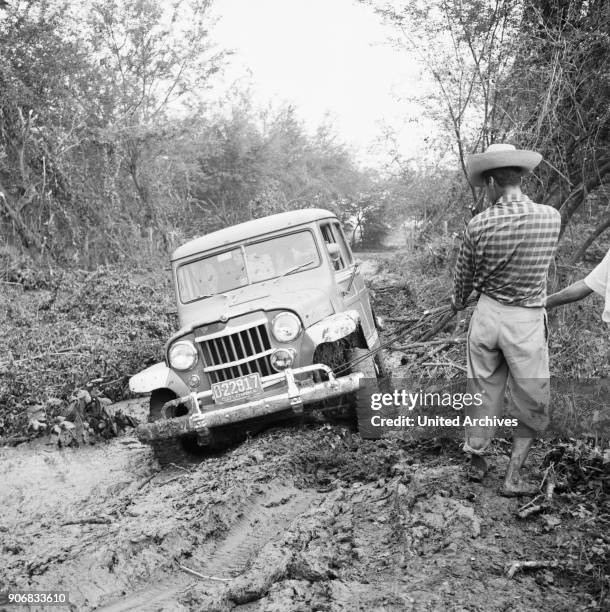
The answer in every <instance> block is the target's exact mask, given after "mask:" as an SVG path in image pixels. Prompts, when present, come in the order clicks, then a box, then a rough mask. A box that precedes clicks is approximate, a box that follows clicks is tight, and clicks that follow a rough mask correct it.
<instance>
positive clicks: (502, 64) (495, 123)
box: [369, 0, 610, 258]
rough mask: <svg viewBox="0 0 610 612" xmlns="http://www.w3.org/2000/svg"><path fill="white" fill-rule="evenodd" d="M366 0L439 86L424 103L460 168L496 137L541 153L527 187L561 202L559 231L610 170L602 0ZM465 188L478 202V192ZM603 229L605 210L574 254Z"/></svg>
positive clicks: (608, 20)
mask: <svg viewBox="0 0 610 612" xmlns="http://www.w3.org/2000/svg"><path fill="white" fill-rule="evenodd" d="M369 3H370V4H372V5H373V6H375V8H376V9H377V11H378V12H379V13H380V14H381V15H382V16H383V17H384V18H385V19H386V21H387V22H388V23H390V24H392V25H393V26H394V27H395V31H396V38H395V39H394V41H393V42H394V44H396V45H399V46H402V47H406V48H407V49H408V50H410V52H411V53H412V54H413V55H414V56H415V57H418V58H419V59H420V61H421V63H422V65H423V66H424V67H425V68H426V70H427V72H428V74H429V75H430V77H431V79H432V82H433V83H434V85H435V88H434V89H433V90H432V91H431V92H430V91H425V93H424V96H428V99H429V101H428V103H427V104H426V102H425V101H424V100H420V102H422V104H423V105H424V106H427V108H428V114H429V115H430V116H432V117H434V118H435V119H436V120H437V122H438V124H439V125H440V126H441V127H442V128H444V131H445V133H446V134H447V135H448V136H450V137H451V139H452V141H453V143H454V145H455V153H456V157H457V159H458V162H459V164H460V166H461V169H462V173H463V174H464V176H465V175H466V168H465V158H466V155H467V154H469V153H471V152H477V151H480V150H484V149H485V148H486V147H487V146H488V145H489V144H490V143H493V142H502V141H504V142H506V141H509V142H514V143H515V144H516V145H518V146H521V147H523V148H528V147H530V148H534V149H536V150H538V151H540V152H541V153H542V155H543V157H544V162H543V164H542V165H541V166H540V167H539V169H538V170H537V171H536V175H535V179H534V180H532V181H530V182H529V184H528V185H527V187H528V191H529V192H530V193H531V194H532V196H533V197H534V199H536V200H537V201H541V202H544V203H548V204H550V205H552V206H554V207H556V208H558V209H559V210H560V212H561V214H562V219H563V230H565V228H566V226H567V224H568V222H569V221H570V219H571V218H572V216H573V215H574V212H575V211H576V210H578V208H579V207H580V206H581V205H582V204H583V203H584V202H585V201H588V195H589V194H591V192H595V191H596V190H598V189H599V188H600V187H601V186H603V185H604V182H605V181H606V180H607V176H608V174H609V173H610V148H609V147H610V133H609V127H608V126H610V121H609V119H610V115H609V113H610V110H609V108H608V105H607V103H606V101H607V99H608V96H609V95H610V76H609V75H610V71H609V70H608V66H609V64H608V58H609V57H610V48H609V45H610V37H609V36H608V26H609V24H610V4H609V3H608V1H607V0H590V1H589V0H569V1H568V2H553V1H550V0H549V1H546V0H545V1H543V2H533V1H531V0H520V1H519V2H512V1H509V0H467V1H466V2H464V1H462V0H459V1H458V0H435V1H434V2H425V3H424V2H398V3H397V2H391V3H390V2H386V1H384V0H369ZM471 192H472V203H471V206H472V208H473V211H476V210H480V209H481V206H482V194H481V193H479V194H477V192H476V190H475V188H474V187H472V186H471ZM604 193H605V192H604ZM606 200H607V197H603V196H602V197H601V198H599V199H597V200H596V203H598V204H599V203H601V204H603V203H605V201H606ZM608 227H610V218H609V217H608V215H607V214H606V215H605V216H604V217H603V218H602V219H601V220H600V222H599V224H598V225H597V227H596V229H595V230H594V231H593V232H592V233H591V235H590V238H589V240H588V241H586V242H585V243H584V244H583V248H582V249H581V250H579V251H578V253H577V255H576V258H579V257H582V255H584V252H585V251H586V249H587V248H588V246H589V245H590V244H591V243H592V242H593V240H595V239H596V238H597V236H599V235H600V234H601V233H602V232H603V231H605V230H606V229H607V228H608Z"/></svg>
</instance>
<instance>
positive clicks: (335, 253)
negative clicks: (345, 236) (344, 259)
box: [326, 242, 341, 261]
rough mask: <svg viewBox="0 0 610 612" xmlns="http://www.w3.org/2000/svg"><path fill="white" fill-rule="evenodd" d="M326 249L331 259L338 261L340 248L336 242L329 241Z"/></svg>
mask: <svg viewBox="0 0 610 612" xmlns="http://www.w3.org/2000/svg"><path fill="white" fill-rule="evenodd" d="M326 249H327V250H328V254H329V255H330V258H331V260H332V261H339V259H341V249H340V248H339V245H338V244H337V243H336V242H330V243H329V244H327V245H326Z"/></svg>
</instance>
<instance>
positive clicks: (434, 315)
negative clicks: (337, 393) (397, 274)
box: [334, 298, 477, 375]
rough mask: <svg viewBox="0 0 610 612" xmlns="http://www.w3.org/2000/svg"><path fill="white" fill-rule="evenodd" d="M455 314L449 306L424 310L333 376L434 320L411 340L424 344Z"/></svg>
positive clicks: (339, 368) (339, 367)
mask: <svg viewBox="0 0 610 612" xmlns="http://www.w3.org/2000/svg"><path fill="white" fill-rule="evenodd" d="M476 301H477V298H471V299H470V300H468V302H467V303H466V306H470V305H471V304H474V303H475V302H476ZM456 314H457V313H456V311H454V310H453V308H452V307H451V306H439V307H438V308H434V309H432V310H426V311H425V312H424V314H423V315H422V316H421V317H420V318H419V320H417V321H416V322H415V323H414V324H413V325H411V324H410V323H408V324H406V325H403V326H401V327H399V328H398V330H397V331H396V332H394V334H392V336H391V337H390V339H389V340H386V341H385V342H383V343H382V344H380V345H379V346H378V347H377V348H374V349H371V350H368V351H367V352H366V353H364V354H362V355H360V356H359V357H357V358H356V359H352V360H350V361H346V362H345V363H342V364H341V365H339V366H337V367H336V368H335V369H334V374H336V375H340V374H342V373H344V372H348V371H349V370H350V369H351V368H352V367H353V366H355V365H358V364H359V363H361V362H363V361H366V360H367V359H368V358H369V357H371V356H372V355H375V354H376V353H378V352H379V351H381V350H383V349H385V348H387V347H388V346H390V345H391V344H393V343H394V342H395V341H396V340H397V339H398V338H400V337H402V336H404V335H405V332H406V331H407V330H408V331H409V332H411V333H412V332H413V331H416V330H417V329H419V328H421V327H422V326H423V325H424V324H426V323H430V322H431V321H434V320H436V323H435V324H434V325H433V326H432V327H431V328H430V329H428V330H426V331H424V332H423V333H421V334H420V335H419V336H417V337H416V338H413V339H412V341H413V342H425V341H426V340H429V339H430V338H432V337H433V336H435V335H436V334H438V333H439V332H440V331H441V330H442V329H443V328H444V327H445V326H446V325H447V323H449V321H451V319H453V317H455V315H456ZM407 346H408V345H407Z"/></svg>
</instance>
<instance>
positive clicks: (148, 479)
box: [136, 472, 159, 491]
mask: <svg viewBox="0 0 610 612" xmlns="http://www.w3.org/2000/svg"><path fill="white" fill-rule="evenodd" d="M158 473H159V472H155V473H154V474H151V475H150V476H149V477H148V478H147V479H146V480H144V481H143V482H142V483H141V484H139V485H138V488H137V489H136V490H137V491H140V490H142V489H143V488H144V487H145V486H146V485H147V484H148V483H149V482H150V481H151V480H152V479H153V478H154V477H155V476H156V475H157V474H158Z"/></svg>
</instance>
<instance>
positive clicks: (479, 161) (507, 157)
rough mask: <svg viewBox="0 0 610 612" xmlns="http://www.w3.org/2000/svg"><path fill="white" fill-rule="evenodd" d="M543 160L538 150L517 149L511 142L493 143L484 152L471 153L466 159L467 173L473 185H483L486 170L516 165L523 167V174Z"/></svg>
mask: <svg viewBox="0 0 610 612" xmlns="http://www.w3.org/2000/svg"><path fill="white" fill-rule="evenodd" d="M541 161H542V155H540V153H536V151H528V150H526V149H517V148H516V147H515V146H514V145H511V144H501V143H498V144H491V145H489V146H488V147H487V149H486V150H485V151H484V152H483V153H476V154H475V155H471V156H470V157H469V158H468V159H467V160H466V173H467V174H468V179H469V180H470V182H471V183H472V184H473V185H483V184H484V181H483V177H482V176H481V175H482V174H483V172H485V170H492V169H493V168H505V167H506V166H514V167H516V168H521V170H522V171H523V174H528V173H529V172H531V171H532V170H533V169H534V168H535V167H536V166H537V165H538V164H539V163H540V162H541Z"/></svg>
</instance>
